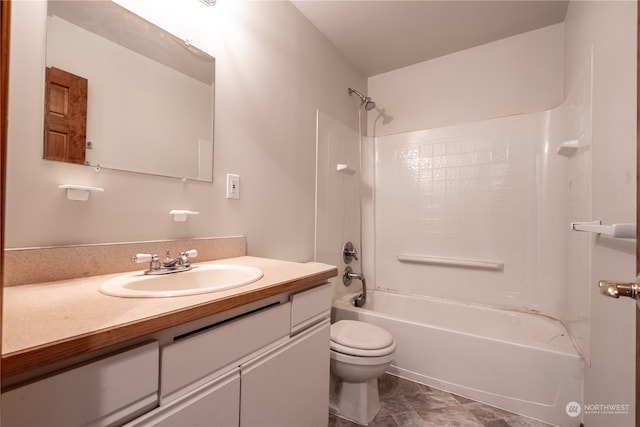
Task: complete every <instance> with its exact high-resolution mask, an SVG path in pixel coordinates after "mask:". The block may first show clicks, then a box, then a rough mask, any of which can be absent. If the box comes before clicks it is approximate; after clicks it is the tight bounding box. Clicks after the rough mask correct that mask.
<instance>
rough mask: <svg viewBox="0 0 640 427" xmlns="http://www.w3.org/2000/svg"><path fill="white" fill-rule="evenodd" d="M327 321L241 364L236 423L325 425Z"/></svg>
mask: <svg viewBox="0 0 640 427" xmlns="http://www.w3.org/2000/svg"><path fill="white" fill-rule="evenodd" d="M329 327H330V326H329V320H328V319H327V320H324V321H322V322H321V323H320V324H318V325H315V326H314V327H312V328H310V329H309V330H306V331H304V332H303V333H301V334H299V335H297V336H295V337H293V338H292V339H291V340H290V341H289V342H287V343H285V344H283V345H281V346H279V347H277V348H275V349H273V350H271V351H269V352H267V353H266V354H264V355H262V356H260V357H258V358H256V359H254V360H251V361H250V362H247V363H245V364H243V365H242V366H241V367H240V369H241V372H242V376H241V384H242V388H241V392H240V395H241V397H240V401H241V402H242V403H241V405H240V426H241V427H256V426H261V427H267V426H272V427H300V426H305V427H326V425H327V423H328V416H329V338H330V337H329Z"/></svg>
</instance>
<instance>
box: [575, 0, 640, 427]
mask: <svg viewBox="0 0 640 427" xmlns="http://www.w3.org/2000/svg"><path fill="white" fill-rule="evenodd" d="M636 31H637V4H636V2H634V1H590V2H583V1H572V2H570V4H569V9H568V11H567V16H566V20H565V88H569V87H571V85H572V83H573V82H574V81H575V80H576V78H577V75H578V73H579V72H580V67H581V65H582V63H583V62H584V60H585V58H586V57H587V56H588V53H589V51H590V50H591V49H593V79H594V87H593V119H592V121H593V136H592V182H591V185H592V192H591V193H592V206H591V207H592V213H593V219H600V220H602V222H603V223H604V224H611V223H619V222H635V215H636V197H635V194H636ZM635 250H636V249H635V242H633V241H620V240H612V239H606V238H597V239H596V238H594V239H593V245H592V248H591V252H592V257H591V277H592V281H593V283H592V284H591V343H592V345H591V365H590V366H588V367H586V370H585V386H584V403H585V404H587V405H589V404H629V408H630V410H629V413H628V414H626V415H598V414H589V413H585V415H584V424H585V425H588V426H607V427H616V426H630V425H634V423H635V421H634V396H635V390H634V389H635V387H634V382H635V376H634V373H635V312H634V310H635V307H634V306H635V304H634V302H633V301H632V300H614V299H611V298H605V297H603V296H601V295H599V294H598V292H597V290H596V286H597V281H598V280H601V279H611V280H623V281H630V280H633V278H634V276H635ZM583 267H584V268H589V266H588V265H584V266H583Z"/></svg>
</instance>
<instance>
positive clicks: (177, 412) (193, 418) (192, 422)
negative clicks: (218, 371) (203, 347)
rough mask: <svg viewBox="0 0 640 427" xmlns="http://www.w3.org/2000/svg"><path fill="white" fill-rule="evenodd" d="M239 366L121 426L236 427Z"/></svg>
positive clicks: (238, 402) (238, 409)
mask: <svg viewBox="0 0 640 427" xmlns="http://www.w3.org/2000/svg"><path fill="white" fill-rule="evenodd" d="M239 396H240V369H239V368H236V369H234V370H232V371H231V372H228V373H226V374H225V375H221V376H220V377H219V378H216V379H215V380H212V381H210V382H208V383H207V384H205V385H203V386H200V387H198V388H197V389H195V390H193V391H192V392H190V393H187V394H186V395H184V396H182V397H180V398H178V399H176V400H174V401H173V402H171V403H169V404H167V405H165V406H162V407H161V408H158V409H156V410H155V411H152V412H150V413H148V414H146V415H143V416H142V417H139V418H137V419H136V420H134V421H132V422H130V423H129V424H127V425H126V426H125V427H152V426H153V427H178V426H185V427H186V426H189V427H213V426H219V427H237V426H238V424H239V423H238V413H239V412H240V398H239Z"/></svg>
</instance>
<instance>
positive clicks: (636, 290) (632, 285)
mask: <svg viewBox="0 0 640 427" xmlns="http://www.w3.org/2000/svg"><path fill="white" fill-rule="evenodd" d="M638 282H640V275H638V277H636V281H635V282H614V281H612V280H600V281H599V282H598V288H599V289H600V293H601V294H602V295H606V296H610V297H611V298H620V297H629V298H633V299H640V284H639V283H638Z"/></svg>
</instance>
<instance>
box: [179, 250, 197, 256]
mask: <svg viewBox="0 0 640 427" xmlns="http://www.w3.org/2000/svg"><path fill="white" fill-rule="evenodd" d="M180 255H186V256H187V257H189V258H195V257H197V256H198V251H197V250H196V249H191V250H188V251H184V252H182V253H181V254H180Z"/></svg>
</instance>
